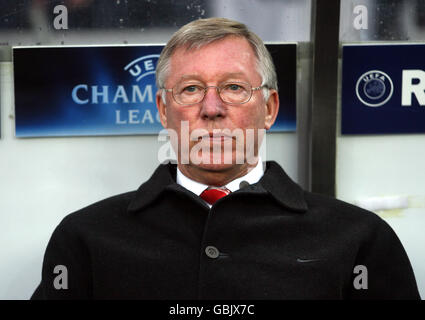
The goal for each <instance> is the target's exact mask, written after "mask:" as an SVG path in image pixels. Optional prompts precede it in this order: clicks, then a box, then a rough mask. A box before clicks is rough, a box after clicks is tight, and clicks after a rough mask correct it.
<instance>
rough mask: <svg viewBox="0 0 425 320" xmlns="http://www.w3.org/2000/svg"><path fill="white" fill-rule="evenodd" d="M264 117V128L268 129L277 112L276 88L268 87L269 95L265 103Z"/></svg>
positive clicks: (277, 98)
mask: <svg viewBox="0 0 425 320" xmlns="http://www.w3.org/2000/svg"><path fill="white" fill-rule="evenodd" d="M265 108H266V117H265V119H264V129H266V130H269V129H270V128H271V127H272V125H273V123H274V122H275V121H276V117H277V114H278V112H279V94H278V93H277V91H276V90H274V89H270V95H269V98H268V100H267V102H266V105H265Z"/></svg>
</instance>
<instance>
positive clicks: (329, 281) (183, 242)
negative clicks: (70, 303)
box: [32, 162, 420, 299]
mask: <svg viewBox="0 0 425 320" xmlns="http://www.w3.org/2000/svg"><path fill="white" fill-rule="evenodd" d="M175 176H176V166H175V165H171V164H168V165H160V166H159V167H158V169H157V170H156V171H155V173H154V174H153V175H152V177H151V178H150V179H149V180H148V181H147V182H146V183H144V184H142V186H141V187H140V188H139V189H138V190H137V191H134V192H129V193H125V194H122V195H118V196H115V197H112V198H109V199H106V200H103V201H100V202H98V203H95V204H93V205H90V206H88V207H86V208H84V209H82V210H79V211H78V212H75V213H73V214H70V215H68V216H67V217H65V218H64V219H63V221H62V222H61V223H60V224H59V226H58V227H57V228H56V230H55V231H54V233H53V235H52V237H51V239H50V242H49V244H48V247H47V250H46V253H45V257H44V263H43V271H42V281H41V283H40V285H39V287H38V288H37V290H36V291H35V292H34V294H33V296H32V299H70V298H71V299H92V298H94V299H420V297H419V293H418V289H417V286H416V282H415V278H414V274H413V271H412V268H411V265H410V263H409V260H408V257H407V255H406V253H405V251H404V249H403V247H402V245H401V243H400V241H399V239H398V238H397V236H396V234H395V233H394V232H393V230H392V229H391V228H390V227H389V226H388V224H387V223H386V222H384V221H383V220H382V219H381V218H379V217H378V216H377V215H375V214H373V213H371V212H369V211H366V210H363V209H360V208H358V207H355V206H353V205H350V204H347V203H345V202H342V201H339V200H336V199H333V198H329V197H325V196H322V195H318V194H314V193H310V192H306V191H303V190H302V189H301V188H300V187H299V186H298V185H297V184H296V183H294V182H293V181H292V180H291V179H290V178H289V177H288V176H287V175H286V174H285V172H284V171H283V170H282V169H281V167H280V166H279V165H278V164H276V163H275V162H267V167H266V171H265V174H264V176H263V177H262V179H261V180H260V181H259V182H258V183H256V184H253V185H250V186H247V187H245V188H243V189H240V190H238V191H236V192H234V193H232V194H230V195H228V196H226V197H224V198H222V199H220V200H218V201H217V202H216V203H215V204H214V205H213V207H212V208H211V210H209V208H208V207H207V206H206V205H205V204H204V202H203V201H202V200H201V199H200V198H199V197H198V196H196V195H195V194H193V193H192V192H190V191H188V190H186V189H185V188H183V187H182V186H180V185H178V184H176V182H175ZM209 246H212V247H214V248H216V249H218V250H216V251H214V248H213V250H210V251H208V254H207V252H206V247H209ZM57 265H63V266H65V267H66V269H67V283H66V281H64V280H63V279H64V278H63V276H65V275H66V274H65V273H64V272H58V271H57V272H58V273H54V269H55V266H57ZM359 265H360V266H364V267H365V268H366V269H365V268H364V267H360V268H362V269H361V270H356V272H355V267H356V266H359ZM366 271H367V273H366ZM58 277H62V280H61V282H60V283H62V289H56V288H55V285H54V281H55V278H56V283H58V279H59V278H58ZM359 277H361V278H359ZM356 281H357V282H356ZM355 283H357V284H361V287H360V288H359V286H358V285H357V286H355V285H354V284H355ZM64 285H67V289H63V286H64Z"/></svg>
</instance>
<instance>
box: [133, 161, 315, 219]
mask: <svg viewBox="0 0 425 320" xmlns="http://www.w3.org/2000/svg"><path fill="white" fill-rule="evenodd" d="M176 171H177V166H176V165H175V164H161V165H159V167H158V168H157V169H156V170H155V172H154V173H153V174H152V176H151V177H150V179H149V180H148V181H146V182H145V183H144V184H142V185H141V186H140V188H139V189H138V190H137V191H136V195H135V197H134V198H133V200H132V201H131V202H130V204H129V206H128V210H129V211H130V212H136V211H139V210H141V209H143V208H145V207H146V206H148V205H149V204H150V203H152V202H153V201H154V200H155V199H156V198H157V197H159V196H160V195H161V194H162V193H163V192H166V191H171V192H179V193H184V194H186V195H187V196H189V197H190V198H192V199H193V200H195V201H199V203H200V204H201V205H202V204H203V202H202V200H201V199H200V198H199V197H197V196H196V195H195V194H193V193H192V192H190V191H188V190H186V189H185V188H183V187H182V186H181V185H179V184H177V183H176ZM236 192H250V193H251V192H252V193H257V194H270V195H271V196H272V197H273V198H275V199H276V200H277V202H278V203H279V204H280V205H282V206H284V207H285V208H287V209H290V210H293V211H295V212H305V211H307V203H306V202H305V199H304V191H303V190H302V189H301V187H300V186H299V185H298V184H296V183H295V182H294V181H292V180H291V178H289V176H288V175H287V174H286V173H285V171H284V170H283V169H282V168H281V167H280V166H279V165H278V164H277V163H276V162H274V161H267V162H266V170H265V172H264V175H263V177H262V178H261V179H260V181H259V182H258V183H255V184H253V185H250V186H248V187H245V188H242V189H240V190H238V191H236ZM198 198H199V199H198Z"/></svg>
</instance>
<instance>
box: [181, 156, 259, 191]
mask: <svg viewBox="0 0 425 320" xmlns="http://www.w3.org/2000/svg"><path fill="white" fill-rule="evenodd" d="M263 174H264V169H263V162H262V161H261V158H259V159H258V162H257V165H256V166H255V167H254V168H253V169H252V170H250V171H249V172H248V173H247V174H246V175H244V176H243V177H240V178H237V179H235V180H233V181H231V182H229V183H228V184H226V186H225V187H226V188H227V189H229V190H230V191H232V192H235V191H237V190H239V184H240V183H241V182H242V181H246V182H248V183H249V184H254V183H257V182H258V181H259V180H260V179H261V177H262V176H263ZM176 180H177V181H176V182H177V183H178V184H179V185H181V186H182V187H184V188H186V189H188V190H189V191H192V192H193V193H194V194H196V195H197V196H199V195H200V194H201V193H202V191H204V190H205V189H206V188H208V187H209V186H208V185H206V184H203V183H200V182H197V181H194V180H192V179H190V178H188V177H186V176H185V175H184V174H183V173H182V172H181V171H180V169H179V168H178V167H177V177H176Z"/></svg>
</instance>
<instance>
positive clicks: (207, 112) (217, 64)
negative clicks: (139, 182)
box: [157, 36, 278, 171]
mask: <svg viewBox="0 0 425 320" xmlns="http://www.w3.org/2000/svg"><path fill="white" fill-rule="evenodd" d="M233 82H244V83H248V84H249V85H251V86H252V87H259V86H260V85H261V82H262V78H261V76H260V74H259V73H258V71H257V59H256V56H255V53H254V51H253V49H252V48H251V45H250V44H249V43H248V41H247V40H245V39H244V38H240V37H234V36H229V37H226V38H224V39H222V40H219V41H216V42H213V43H210V44H208V45H206V46H204V47H202V48H201V49H197V50H186V48H178V49H177V50H176V51H175V52H174V53H173V55H172V56H171V60H170V71H169V75H168V78H167V80H166V83H165V87H166V88H174V87H175V86H176V85H180V84H182V83H184V84H185V85H200V86H202V87H207V86H220V85H223V84H224V83H233ZM157 105H158V109H159V112H160V116H161V122H162V124H163V126H164V127H165V128H167V129H173V130H174V131H175V132H176V133H177V137H178V139H177V140H178V141H177V143H178V146H176V142H174V143H173V142H172V143H173V147H174V149H175V152H176V154H177V156H178V160H179V164H181V160H182V159H181V153H182V152H183V153H187V152H189V153H191V152H192V153H191V155H195V154H196V155H198V156H199V157H200V158H201V159H203V160H201V163H196V166H197V167H198V168H203V169H206V170H213V171H214V170H217V171H219V170H225V169H226V168H229V167H232V166H235V164H236V162H237V161H236V160H237V159H240V157H241V156H242V157H243V158H244V161H245V162H246V160H247V153H250V152H248V150H250V148H254V149H255V150H254V155H255V156H257V154H258V135H257V132H258V129H266V130H267V129H269V128H270V127H271V125H272V124H273V122H274V120H275V118H276V115H277V109H278V98H277V93H276V92H275V91H274V90H271V95H270V98H269V100H268V101H265V100H264V96H263V93H262V90H256V91H252V96H251V99H250V100H249V101H248V102H246V103H244V104H239V105H238V104H236V105H231V104H227V103H225V102H223V101H222V100H221V99H220V96H219V95H218V92H217V90H216V89H215V88H209V89H208V90H207V92H206V94H205V97H204V99H203V101H202V102H200V103H197V104H193V105H181V104H178V103H177V102H176V101H175V100H174V99H173V96H172V93H171V92H167V94H166V104H165V105H164V104H163V102H162V99H161V98H160V94H158V95H157ZM187 124H188V127H189V133H195V132H197V133H198V132H199V134H197V135H194V136H192V139H189V137H188V135H187V134H186V135H185V134H183V133H184V130H185V128H183V126H184V125H187ZM235 129H238V130H235ZM247 129H250V130H251V132H254V137H255V138H254V140H253V139H252V137H250V136H247V134H246V133H247V131H250V130H247ZM229 132H230V133H232V132H233V133H236V132H237V133H239V135H236V136H229V135H228V133H229ZM241 132H242V135H240V133H241ZM196 136H197V138H196ZM194 137H195V138H194ZM188 140H189V141H188ZM185 145H186V146H188V149H187V148H185V147H184V146H185ZM229 146H230V148H229ZM194 150H196V152H193V151H194ZM251 151H252V149H251ZM217 152H219V153H220V155H219V158H220V161H217ZM241 152H242V153H244V154H243V155H241ZM214 153H215V155H216V157H215V158H214ZM248 156H249V154H248ZM237 157H239V158H237ZM188 159H189V162H190V163H189V165H194V163H193V161H192V160H193V157H188ZM214 159H215V160H214ZM225 159H227V161H226V160H225ZM228 159H231V162H230V163H229V161H228ZM214 162H215V163H214ZM217 162H220V163H217Z"/></svg>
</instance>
